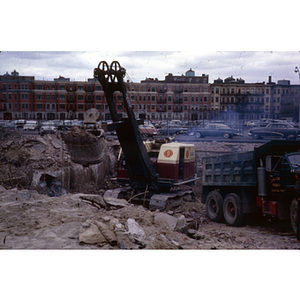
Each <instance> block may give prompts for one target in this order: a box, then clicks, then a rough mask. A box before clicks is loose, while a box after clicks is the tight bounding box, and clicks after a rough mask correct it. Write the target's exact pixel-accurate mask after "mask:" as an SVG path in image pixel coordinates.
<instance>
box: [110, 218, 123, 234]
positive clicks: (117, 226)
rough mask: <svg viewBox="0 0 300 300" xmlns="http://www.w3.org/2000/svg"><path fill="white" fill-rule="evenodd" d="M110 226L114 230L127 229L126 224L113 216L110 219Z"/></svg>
mask: <svg viewBox="0 0 300 300" xmlns="http://www.w3.org/2000/svg"><path fill="white" fill-rule="evenodd" d="M109 228H110V229H112V230H121V231H125V226H124V225H123V224H121V223H120V221H119V220H118V219H117V218H113V219H111V220H110V221H109Z"/></svg>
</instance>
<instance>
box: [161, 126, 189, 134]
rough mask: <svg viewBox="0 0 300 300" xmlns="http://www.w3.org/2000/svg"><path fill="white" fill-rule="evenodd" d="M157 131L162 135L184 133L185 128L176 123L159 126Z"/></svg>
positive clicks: (185, 131)
mask: <svg viewBox="0 0 300 300" xmlns="http://www.w3.org/2000/svg"><path fill="white" fill-rule="evenodd" d="M159 132H160V133H161V134H164V135H174V134H186V133H187V128H183V127H181V126H177V125H167V126H163V127H161V128H159Z"/></svg>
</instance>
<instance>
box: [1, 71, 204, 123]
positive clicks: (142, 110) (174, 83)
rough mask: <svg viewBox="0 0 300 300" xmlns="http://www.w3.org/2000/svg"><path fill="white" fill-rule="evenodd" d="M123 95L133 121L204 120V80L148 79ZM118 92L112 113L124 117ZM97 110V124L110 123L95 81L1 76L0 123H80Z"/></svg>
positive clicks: (190, 75) (132, 85)
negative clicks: (126, 97) (129, 103)
mask: <svg viewBox="0 0 300 300" xmlns="http://www.w3.org/2000/svg"><path fill="white" fill-rule="evenodd" d="M125 85H126V88H127V92H128V96H129V98H130V99H131V103H132V105H133V109H134V112H135V113H136V116H137V117H142V118H147V119H152V120H166V119H179V120H199V119H203V118H204V119H205V118H207V116H208V112H209V110H210V91H209V83H208V75H204V74H203V75H202V76H195V73H194V71H192V70H189V71H188V72H186V75H185V76H184V75H182V76H173V75H172V74H169V75H168V76H166V77H165V80H163V81H159V80H157V79H155V80H154V79H150V78H147V79H146V80H144V81H141V82H140V83H132V82H127V83H126V84H125ZM121 97H122V96H121V94H120V93H116V94H115V101H116V106H117V110H118V112H119V114H120V115H123V114H125V113H124V110H123V107H122V98H121ZM89 108H96V109H98V110H99V111H100V112H101V118H102V120H109V119H110V112H109V109H108V105H107V103H106V101H105V96H104V92H103V90H102V87H101V85H100V83H99V82H98V81H97V80H96V79H94V78H93V79H88V81H70V79H69V78H64V77H62V76H59V77H58V78H55V79H54V80H53V81H47V80H35V78H34V77H32V76H19V74H18V73H17V72H16V71H14V72H12V73H11V74H10V75H9V74H8V73H6V74H4V75H3V76H0V119H10V120H15V119H37V120H52V119H62V120H63V119H79V120H81V119H83V115H84V112H85V111H86V110H87V109H89Z"/></svg>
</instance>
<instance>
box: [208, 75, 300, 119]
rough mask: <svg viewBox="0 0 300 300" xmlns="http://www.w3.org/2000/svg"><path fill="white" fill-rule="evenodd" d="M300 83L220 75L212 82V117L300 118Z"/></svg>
mask: <svg viewBox="0 0 300 300" xmlns="http://www.w3.org/2000/svg"><path fill="white" fill-rule="evenodd" d="M299 88H300V86H299V85H290V81H289V80H278V82H277V84H276V83H275V82H272V78H271V76H269V78H268V82H267V83H266V82H258V83H246V82H245V81H244V80H243V79H241V78H239V79H238V78H237V79H235V78H233V76H231V77H228V78H226V79H224V80H222V79H220V78H218V79H216V80H214V82H213V83H212V84H211V87H210V89H211V119H221V120H225V121H232V122H241V123H243V124H244V123H246V122H247V121H249V120H258V119H262V118H267V119H280V118H286V119H293V120H294V121H298V120H299V113H298V111H299V101H300V98H299V96H300V89H299Z"/></svg>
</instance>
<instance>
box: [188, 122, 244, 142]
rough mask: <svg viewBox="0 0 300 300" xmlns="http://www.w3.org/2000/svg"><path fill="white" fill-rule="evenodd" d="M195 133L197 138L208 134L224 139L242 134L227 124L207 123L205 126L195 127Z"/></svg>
mask: <svg viewBox="0 0 300 300" xmlns="http://www.w3.org/2000/svg"><path fill="white" fill-rule="evenodd" d="M194 135H195V136H196V138H203V137H206V136H209V137H211V136H215V137H223V138H224V139H229V138H233V137H234V136H239V135H241V134H240V133H238V132H237V131H236V130H234V129H232V128H230V127H229V126H228V125H225V124H218V123H216V124H207V125H206V126H205V127H204V128H199V127H198V128H196V129H194Z"/></svg>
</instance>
